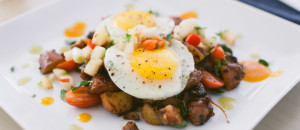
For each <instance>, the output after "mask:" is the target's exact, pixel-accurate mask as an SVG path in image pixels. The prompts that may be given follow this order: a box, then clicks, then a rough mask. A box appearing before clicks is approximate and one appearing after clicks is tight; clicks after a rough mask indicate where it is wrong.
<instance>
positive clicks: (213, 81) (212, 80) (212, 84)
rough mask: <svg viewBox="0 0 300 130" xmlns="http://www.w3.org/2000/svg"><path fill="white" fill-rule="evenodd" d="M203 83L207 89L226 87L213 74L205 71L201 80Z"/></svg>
mask: <svg viewBox="0 0 300 130" xmlns="http://www.w3.org/2000/svg"><path fill="white" fill-rule="evenodd" d="M201 83H202V84H203V85H204V86H205V87H207V88H212V89H216V88H220V87H222V86H224V82H223V81H221V80H218V79H217V78H216V77H214V76H213V75H212V74H210V73H209V72H206V71H203V77H202V79H201Z"/></svg>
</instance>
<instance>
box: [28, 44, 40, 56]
mask: <svg viewBox="0 0 300 130" xmlns="http://www.w3.org/2000/svg"><path fill="white" fill-rule="evenodd" d="M42 50H43V48H42V47H41V46H38V45H35V46H32V47H31V48H30V53H31V54H39V53H41V52H42Z"/></svg>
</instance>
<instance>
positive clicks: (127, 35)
mask: <svg viewBox="0 0 300 130" xmlns="http://www.w3.org/2000/svg"><path fill="white" fill-rule="evenodd" d="M130 38H131V34H128V33H127V34H126V40H127V42H128V43H129V42H130Z"/></svg>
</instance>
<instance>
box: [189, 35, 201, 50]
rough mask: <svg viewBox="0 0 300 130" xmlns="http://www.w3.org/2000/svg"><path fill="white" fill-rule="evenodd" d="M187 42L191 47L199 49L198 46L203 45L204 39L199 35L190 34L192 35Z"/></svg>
mask: <svg viewBox="0 0 300 130" xmlns="http://www.w3.org/2000/svg"><path fill="white" fill-rule="evenodd" d="M185 41H186V42H187V43H189V44H191V45H193V46H195V47H197V46H198V45H199V44H200V43H201V41H202V38H201V37H200V36H198V35H197V34H195V33H192V34H190V35H189V36H188V37H187V38H186V40H185Z"/></svg>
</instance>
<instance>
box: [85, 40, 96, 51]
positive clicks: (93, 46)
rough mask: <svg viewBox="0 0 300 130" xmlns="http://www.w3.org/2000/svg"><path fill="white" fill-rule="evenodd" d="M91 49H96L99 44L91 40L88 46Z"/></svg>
mask: <svg viewBox="0 0 300 130" xmlns="http://www.w3.org/2000/svg"><path fill="white" fill-rule="evenodd" d="M87 45H88V46H89V47H90V48H92V49H94V48H95V47H96V45H97V44H95V43H93V42H92V40H91V39H89V41H88V44H87Z"/></svg>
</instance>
